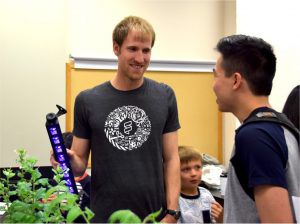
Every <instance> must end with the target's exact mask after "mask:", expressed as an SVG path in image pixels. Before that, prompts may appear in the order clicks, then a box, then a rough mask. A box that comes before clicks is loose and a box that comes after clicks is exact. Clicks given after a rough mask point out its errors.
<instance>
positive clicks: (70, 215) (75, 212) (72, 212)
mask: <svg viewBox="0 0 300 224" xmlns="http://www.w3.org/2000/svg"><path fill="white" fill-rule="evenodd" d="M81 214H82V211H81V209H80V208H79V207H78V206H73V207H72V208H71V210H70V211H69V212H68V215H67V222H68V223H71V222H73V221H74V220H75V219H76V218H77V217H79V216H80V215H81Z"/></svg>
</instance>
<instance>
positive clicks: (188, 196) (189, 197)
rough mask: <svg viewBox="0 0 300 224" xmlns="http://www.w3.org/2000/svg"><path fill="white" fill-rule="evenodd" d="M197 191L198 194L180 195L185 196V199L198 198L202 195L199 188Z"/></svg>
mask: <svg viewBox="0 0 300 224" xmlns="http://www.w3.org/2000/svg"><path fill="white" fill-rule="evenodd" d="M197 192H198V193H197V194H196V195H186V194H183V193H180V196H181V197H183V198H185V199H198V198H199V197H200V191H199V188H197Z"/></svg>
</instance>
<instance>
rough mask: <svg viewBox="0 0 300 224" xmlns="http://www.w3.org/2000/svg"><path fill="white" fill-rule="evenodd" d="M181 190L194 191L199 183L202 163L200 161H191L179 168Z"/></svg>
mask: <svg viewBox="0 0 300 224" xmlns="http://www.w3.org/2000/svg"><path fill="white" fill-rule="evenodd" d="M180 175H181V189H182V190H185V189H196V188H197V187H198V185H199V184H200V182H201V177H202V163H201V161H200V160H191V161H189V162H187V163H182V164H181V166H180Z"/></svg>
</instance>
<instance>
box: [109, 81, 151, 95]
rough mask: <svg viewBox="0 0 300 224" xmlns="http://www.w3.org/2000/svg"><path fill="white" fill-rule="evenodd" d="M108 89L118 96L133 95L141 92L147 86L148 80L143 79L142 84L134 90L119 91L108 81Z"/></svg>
mask: <svg viewBox="0 0 300 224" xmlns="http://www.w3.org/2000/svg"><path fill="white" fill-rule="evenodd" d="M107 84H108V87H109V89H110V90H112V91H113V92H115V93H119V94H128V95H129V94H134V93H137V92H140V91H141V90H144V89H145V88H146V86H147V84H148V80H147V78H145V77H144V80H143V84H142V85H141V86H140V87H138V88H136V89H132V90H119V89H116V88H115V87H114V86H113V85H112V84H111V82H110V81H108V83H107Z"/></svg>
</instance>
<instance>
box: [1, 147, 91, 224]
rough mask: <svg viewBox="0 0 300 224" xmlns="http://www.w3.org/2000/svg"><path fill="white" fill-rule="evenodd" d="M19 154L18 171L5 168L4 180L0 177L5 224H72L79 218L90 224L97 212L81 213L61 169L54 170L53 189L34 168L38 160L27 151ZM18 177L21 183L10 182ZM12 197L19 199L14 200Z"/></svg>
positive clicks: (85, 211)
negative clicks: (63, 223)
mask: <svg viewBox="0 0 300 224" xmlns="http://www.w3.org/2000/svg"><path fill="white" fill-rule="evenodd" d="M17 154H18V159H17V163H18V164H19V171H18V172H14V171H13V170H12V169H5V170H4V171H3V174H4V177H3V178H0V198H2V200H3V202H4V203H5V205H6V206H2V207H0V210H1V211H5V217H4V222H5V223H62V222H67V223H71V222H74V220H75V219H76V218H78V217H79V216H82V217H83V218H84V220H85V221H86V222H87V223H88V222H89V221H90V220H91V218H92V217H93V216H94V213H93V212H92V211H91V210H90V209H88V208H85V210H84V211H82V210H81V208H80V207H79V205H78V204H77V200H78V195H75V194H71V193H70V192H69V191H68V188H67V187H66V186H65V182H64V180H62V178H63V170H62V169H61V168H60V167H59V166H58V168H57V169H53V172H54V178H53V179H54V181H55V182H56V183H57V185H55V186H52V185H51V184H50V183H49V180H48V178H42V175H41V173H40V172H39V170H38V168H35V164H36V162H37V160H36V159H34V158H32V157H27V152H26V150H24V149H20V150H17ZM16 175H17V176H18V178H19V180H18V182H17V183H12V182H11V181H10V180H11V179H12V178H13V177H15V176H16ZM53 195H56V196H55V197H54V198H53ZM12 197H17V199H16V200H13V201H11V198H12Z"/></svg>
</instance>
